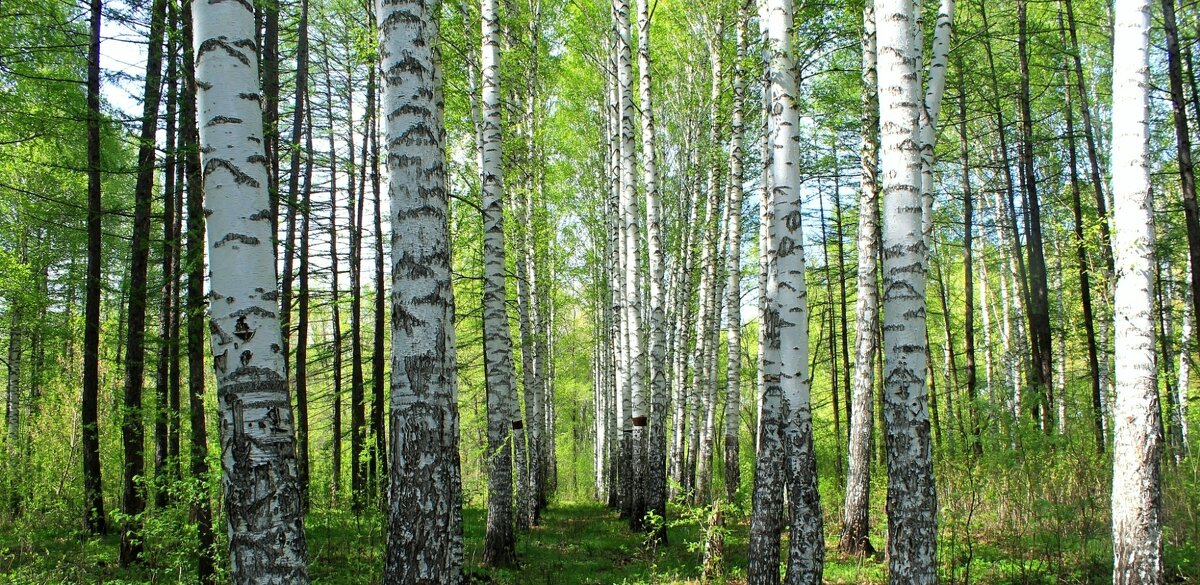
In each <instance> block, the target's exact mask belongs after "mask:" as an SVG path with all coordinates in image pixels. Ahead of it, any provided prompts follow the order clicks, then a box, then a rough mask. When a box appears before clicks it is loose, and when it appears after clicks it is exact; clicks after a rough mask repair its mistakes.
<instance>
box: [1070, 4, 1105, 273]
mask: <svg viewBox="0 0 1200 585" xmlns="http://www.w3.org/2000/svg"><path fill="white" fill-rule="evenodd" d="M1071 2H1072V0H1065V1H1064V4H1065V7H1066V12H1067V32H1068V33H1069V34H1070V37H1071V45H1070V50H1071V57H1072V59H1073V61H1074V64H1075V90H1076V92H1078V93H1079V105H1080V113H1082V114H1083V120H1082V121H1083V135H1084V138H1086V140H1087V155H1088V165H1089V169H1090V170H1091V174H1092V186H1093V187H1094V189H1093V192H1094V193H1095V195H1096V217H1098V218H1099V220H1100V251H1101V253H1102V254H1103V255H1104V266H1105V267H1106V268H1107V269H1108V274H1109V275H1111V274H1112V271H1113V251H1112V238H1111V234H1110V232H1109V227H1108V200H1107V199H1106V198H1105V196H1104V179H1103V177H1102V176H1101V173H1100V155H1099V154H1098V152H1097V148H1096V135H1095V126H1093V124H1092V108H1091V102H1090V99H1089V98H1088V93H1087V84H1086V83H1085V82H1084V77H1083V58H1082V57H1081V56H1080V52H1079V37H1078V35H1077V34H1076V31H1075V10H1074V7H1073V6H1072V5H1071Z"/></svg>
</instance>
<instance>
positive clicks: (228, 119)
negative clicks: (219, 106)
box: [204, 116, 243, 128]
mask: <svg viewBox="0 0 1200 585" xmlns="http://www.w3.org/2000/svg"><path fill="white" fill-rule="evenodd" d="M242 122H243V120H242V119H241V118H234V117H233V116H213V117H212V118H210V119H209V120H208V122H205V123H204V127H205V128H211V127H213V126H216V125H218V124H241V123H242Z"/></svg>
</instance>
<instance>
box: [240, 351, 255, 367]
mask: <svg viewBox="0 0 1200 585" xmlns="http://www.w3.org/2000/svg"><path fill="white" fill-rule="evenodd" d="M253 357H254V353H253V352H251V351H250V350H246V351H243V352H242V358H241V361H242V366H243V367H245V366H248V365H250V360H251V359H252V358H253Z"/></svg>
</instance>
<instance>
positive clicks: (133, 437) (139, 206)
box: [119, 0, 167, 567]
mask: <svg viewBox="0 0 1200 585" xmlns="http://www.w3.org/2000/svg"><path fill="white" fill-rule="evenodd" d="M166 12H167V6H166V0H154V2H153V4H152V5H151V7H150V38H149V47H148V48H147V56H146V85H145V93H144V96H143V99H142V129H141V135H140V136H139V141H140V143H139V145H138V175H137V182H136V184H135V186H134V195H133V198H134V204H133V241H132V244H131V248H132V257H131V258H130V261H129V310H128V313H127V316H128V319H129V334H128V337H127V338H126V346H125V409H124V411H123V412H122V422H121V442H122V446H123V450H124V453H125V468H124V477H123V479H124V486H123V490H124V491H123V495H122V497H121V513H122V514H123V515H125V516H126V517H127V520H126V521H125V522H124V523H123V525H122V529H121V550H120V559H119V560H120V564H121V566H123V567H125V566H129V565H130V564H131V563H133V562H135V561H137V560H138V557H140V556H141V554H142V539H141V536H140V535H139V532H140V528H141V526H140V524H141V519H140V518H139V516H140V514H141V513H142V511H143V510H145V509H146V488H145V484H144V483H142V484H141V485H139V483H138V482H139V480H140V478H141V476H142V475H143V473H144V469H145V466H146V456H145V452H144V451H145V443H146V429H145V417H144V416H143V412H142V390H143V389H144V387H145V381H146V379H145V373H146V300H147V297H148V296H149V295H148V294H147V289H148V288H149V287H148V286H147V283H146V273H147V272H148V269H149V264H150V210H151V205H152V203H153V197H154V175H155V172H156V170H157V169H156V168H155V157H154V153H155V146H156V142H155V134H156V133H157V132H158V104H159V101H160V100H161V97H162V58H163V49H162V43H163V28H164V26H165V24H166V22H165V21H166Z"/></svg>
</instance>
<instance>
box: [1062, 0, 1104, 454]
mask: <svg viewBox="0 0 1200 585" xmlns="http://www.w3.org/2000/svg"><path fill="white" fill-rule="evenodd" d="M1067 4H1068V5H1069V4H1070V2H1069V1H1068V2H1067ZM1060 25H1061V22H1060ZM1072 34H1074V31H1072ZM1064 68H1065V67H1064ZM1064 74H1065V75H1064V76H1065V79H1064V80H1063V81H1064V82H1065V85H1066V87H1065V88H1064V89H1065V93H1066V106H1067V107H1066V114H1067V170H1068V172H1069V175H1070V181H1071V211H1072V213H1073V214H1074V221H1075V232H1074V233H1075V259H1076V265H1077V267H1078V270H1079V294H1080V297H1081V300H1082V303H1083V328H1084V332H1085V333H1086V336H1087V346H1088V374H1089V376H1088V377H1089V379H1090V381H1091V386H1092V392H1091V398H1092V428H1093V429H1094V433H1093V434H1094V438H1095V443H1096V452H1097V453H1104V446H1105V440H1104V406H1103V404H1102V403H1101V389H1100V356H1099V352H1098V350H1097V348H1096V319H1095V312H1094V311H1093V309H1092V286H1091V274H1090V269H1089V262H1088V253H1087V243H1086V241H1085V240H1084V229H1083V205H1082V201H1081V199H1080V193H1079V171H1078V168H1079V161H1078V158H1079V157H1078V153H1077V151H1076V149H1075V112H1074V110H1073V108H1072V106H1071V101H1072V100H1071V97H1072V93H1073V88H1072V87H1071V84H1070V72H1069V71H1064ZM1092 187H1093V188H1095V189H1096V190H1097V191H1098V190H1099V189H1100V185H1092Z"/></svg>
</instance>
